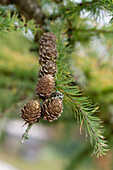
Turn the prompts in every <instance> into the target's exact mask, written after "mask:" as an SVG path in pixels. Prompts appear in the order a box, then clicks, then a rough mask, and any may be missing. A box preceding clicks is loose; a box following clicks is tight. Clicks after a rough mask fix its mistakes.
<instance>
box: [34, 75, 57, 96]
mask: <svg viewBox="0 0 113 170" xmlns="http://www.w3.org/2000/svg"><path fill="white" fill-rule="evenodd" d="M54 85H55V81H54V78H53V77H52V76H51V75H50V74H48V75H45V76H43V77H41V78H40V79H39V81H38V84H37V87H36V94H38V95H39V96H40V97H44V98H48V97H50V96H51V94H52V91H53V88H54Z"/></svg>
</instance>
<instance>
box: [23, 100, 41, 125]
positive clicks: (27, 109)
mask: <svg viewBox="0 0 113 170" xmlns="http://www.w3.org/2000/svg"><path fill="white" fill-rule="evenodd" d="M21 111H22V114H21V117H22V118H23V119H24V120H25V121H26V122H27V123H34V122H36V121H37V119H38V118H39V117H40V116H41V107H40V103H39V102H38V101H37V100H31V101H30V102H28V103H27V104H26V105H24V109H22V110H21Z"/></svg>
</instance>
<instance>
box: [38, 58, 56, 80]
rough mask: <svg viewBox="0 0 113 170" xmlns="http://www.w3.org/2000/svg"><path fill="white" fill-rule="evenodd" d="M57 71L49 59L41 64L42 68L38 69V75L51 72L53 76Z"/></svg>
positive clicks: (41, 75)
mask: <svg viewBox="0 0 113 170" xmlns="http://www.w3.org/2000/svg"><path fill="white" fill-rule="evenodd" d="M56 73H57V66H56V64H55V63H53V62H51V61H47V62H46V63H45V64H43V65H42V68H41V69H40V70H39V74H38V76H39V77H43V76H44V75H46V74H51V75H52V76H53V77H54V76H55V74H56Z"/></svg>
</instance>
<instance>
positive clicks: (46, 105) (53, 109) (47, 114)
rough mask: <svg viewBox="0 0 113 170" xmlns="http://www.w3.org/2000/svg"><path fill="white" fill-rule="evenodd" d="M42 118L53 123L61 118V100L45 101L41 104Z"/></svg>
mask: <svg viewBox="0 0 113 170" xmlns="http://www.w3.org/2000/svg"><path fill="white" fill-rule="evenodd" d="M41 109H42V111H41V112H42V117H43V118H44V120H48V121H49V122H53V121H54V120H57V118H58V117H60V116H61V113H62V112H63V103H62V100H61V99H57V98H56V99H46V100H45V101H44V102H43V104H42V107H41Z"/></svg>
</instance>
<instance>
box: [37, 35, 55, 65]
mask: <svg viewBox="0 0 113 170" xmlns="http://www.w3.org/2000/svg"><path fill="white" fill-rule="evenodd" d="M39 45H40V46H39V56H40V58H39V63H40V64H43V63H46V62H47V61H53V62H56V60H57V56H58V53H57V49H56V43H55V35H54V34H53V33H51V32H49V33H44V34H43V36H42V37H41V39H40V42H39Z"/></svg>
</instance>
